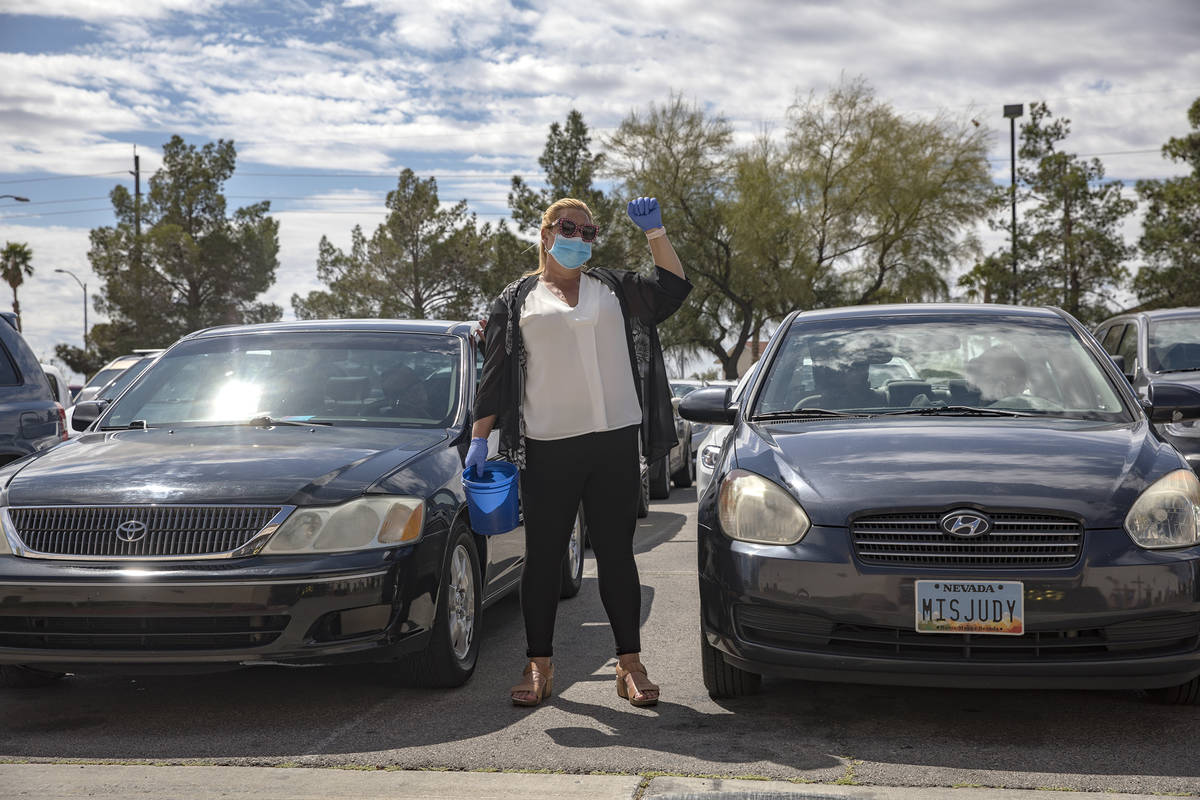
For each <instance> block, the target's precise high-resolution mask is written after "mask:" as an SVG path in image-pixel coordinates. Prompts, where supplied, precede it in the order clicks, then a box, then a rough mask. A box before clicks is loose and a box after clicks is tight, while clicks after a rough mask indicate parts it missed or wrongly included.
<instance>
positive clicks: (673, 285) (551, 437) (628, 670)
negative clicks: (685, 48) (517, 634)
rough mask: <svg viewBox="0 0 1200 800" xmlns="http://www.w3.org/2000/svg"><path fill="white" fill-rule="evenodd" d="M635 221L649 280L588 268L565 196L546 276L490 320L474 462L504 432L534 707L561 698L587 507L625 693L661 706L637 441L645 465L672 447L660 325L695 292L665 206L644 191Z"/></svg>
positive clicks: (546, 223) (543, 264)
mask: <svg viewBox="0 0 1200 800" xmlns="http://www.w3.org/2000/svg"><path fill="white" fill-rule="evenodd" d="M628 213H629V217H630V219H632V220H633V221H634V222H635V223H636V224H637V225H638V227H640V228H641V229H642V231H643V232H645V234H646V239H647V241H648V242H649V246H650V253H651V255H652V256H653V257H654V263H655V265H656V266H655V269H654V275H653V276H650V277H646V276H643V275H639V274H638V273H635V272H628V271H624V270H610V269H601V268H596V269H590V270H586V271H583V270H581V267H582V266H583V265H584V264H585V263H586V262H587V260H588V259H589V258H590V257H591V248H592V243H593V242H594V241H595V239H596V236H597V235H598V233H599V230H598V228H597V227H596V226H595V224H594V223H593V222H592V215H591V212H590V211H589V210H588V207H587V205H585V204H584V203H583V202H582V201H580V200H575V199H572V198H565V199H562V200H558V201H557V202H555V203H554V204H553V205H551V206H550V207H549V208H547V209H546V211H545V212H544V213H543V214H542V225H541V232H540V240H539V242H538V245H539V246H538V269H537V270H536V271H534V272H532V273H529V274H527V275H525V276H524V277H522V278H520V279H519V280H516V281H514V282H513V283H511V284H509V285H508V286H507V287H506V288H505V289H504V291H502V292H501V293H500V296H499V297H497V298H496V300H495V302H493V303H492V308H491V312H490V314H489V316H488V320H487V326H486V343H485V357H484V365H483V376H482V378H481V380H480V383H479V391H478V394H477V397H476V400H475V423H474V426H473V428H472V431H471V436H472V439H471V446H470V449H469V450H468V452H467V457H466V463H465V465H466V466H467V467H470V466H473V465H476V464H482V463H483V462H484V461H485V460H486V459H487V437H488V434H490V433H491V431H492V428H493V427H494V426H496V425H497V424H499V427H500V455H501V456H502V457H503V458H505V459H507V460H509V461H511V462H512V463H514V464H516V465H517V466H518V467H519V468H520V470H521V496H522V501H523V506H524V514H525V573H524V577H523V578H522V579H521V611H522V615H523V616H524V620H525V636H526V642H527V645H528V647H527V650H526V656H527V657H528V658H529V664H528V666H526V668H525V672H524V674H523V680H522V681H521V683H519V684H517V685H516V686H514V687H513V688H512V690H511V692H510V695H511V698H512V702H513V703H514V704H515V705H520V706H535V705H537V704H538V703H540V702H541V701H542V700H544V699H545V698H546V697H549V696H550V693H551V690H552V685H553V677H554V668H553V666H552V665H551V663H550V659H551V656H552V655H553V648H552V643H553V638H554V618H555V614H556V611H557V608H558V596H559V584H560V579H561V568H560V567H561V564H562V559H563V556H564V554H565V552H566V548H567V544H568V542H569V539H570V535H571V529H572V526H573V524H574V520H575V514H576V512H577V510H578V508H579V504H580V502H582V503H583V508H584V513H585V514H586V515H587V519H588V535H589V538H590V540H591V545H592V552H593V553H594V554H595V556H596V565H597V572H598V575H599V581H600V598H601V601H602V602H603V603H604V609H605V611H606V612H607V613H608V619H609V623H610V624H611V626H612V631H613V636H614V638H615V639H616V645H617V660H618V664H617V694H618V695H619V696H620V697H621V698H622V699H627V700H629V702H631V703H633V704H634V705H639V706H640V705H653V704H654V703H657V702H658V687H657V686H655V685H654V684H653V683H651V682H650V680H649V678H648V677H647V674H646V668H645V667H644V666H642V663H641V658H640V652H641V642H640V638H639V632H638V627H639V623H640V619H641V582H640V581H639V579H638V573H637V565H636V564H635V563H634V560H633V534H634V531H635V529H636V528H637V506H638V498H639V492H640V485H641V478H640V465H639V462H638V438H639V435H640V437H641V445H642V450H643V452H644V453H645V455H646V458H647V459H648V460H650V461H653V460H654V459H656V458H659V457H661V456H663V455H665V454H666V453H667V452H668V451H669V450H670V448H671V447H672V446H673V445H674V444H675V443H676V437H675V425H674V421H673V418H672V409H671V395H670V388H669V387H668V384H667V375H666V369H665V367H664V364H663V359H662V351H661V349H660V347H659V344H658V333H657V330H656V329H655V326H656V325H657V324H658V323H660V322H662V321H663V320H664V319H666V318H667V317H669V316H670V315H671V314H672V313H674V311H675V310H676V309H677V308H679V306H680V304H682V303H683V301H684V299H685V298H686V297H687V295H688V292H690V291H691V288H692V286H691V283H690V282H688V280H687V279H686V278H685V277H684V275H683V265H682V264H681V263H680V262H679V257H678V256H677V255H676V254H675V249H674V248H673V247H672V246H671V243H670V241H669V240H668V239H667V236H666V229H665V228H664V227H663V225H662V213H661V211H660V210H659V207H658V201H657V200H656V199H654V198H649V197H639V198H638V199H637V200H633V201H631V202H630V203H629V208H628Z"/></svg>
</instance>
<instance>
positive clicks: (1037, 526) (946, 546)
mask: <svg viewBox="0 0 1200 800" xmlns="http://www.w3.org/2000/svg"><path fill="white" fill-rule="evenodd" d="M944 513H945V512H943V511H913V512H904V513H896V514H873V515H871V516H863V517H858V518H856V519H853V520H851V522H850V535H851V537H852V538H853V540H854V552H855V553H856V554H857V555H858V557H859V559H860V560H861V561H862V562H864V563H866V564H888V565H897V566H905V567H941V568H946V567H953V568H955V569H1028V568H1034V569H1038V568H1051V567H1066V566H1070V565H1071V564H1074V563H1075V561H1076V559H1078V558H1079V551H1080V547H1081V546H1082V543H1083V525H1082V524H1081V523H1080V522H1079V521H1078V520H1075V519H1071V518H1070V517H1061V516H1054V515H1050V514H1038V513H1020V512H1008V511H1005V512H995V513H991V512H989V513H988V516H989V517H990V518H991V520H992V529H991V530H990V531H989V532H988V533H985V534H984V535H983V536H980V537H979V538H977V539H963V538H961V537H958V536H951V535H950V534H948V533H946V532H945V531H943V530H942V529H941V528H940V527H939V526H938V522H939V520H940V519H941V518H942V516H943V514H944Z"/></svg>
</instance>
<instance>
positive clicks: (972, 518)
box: [938, 509, 992, 539]
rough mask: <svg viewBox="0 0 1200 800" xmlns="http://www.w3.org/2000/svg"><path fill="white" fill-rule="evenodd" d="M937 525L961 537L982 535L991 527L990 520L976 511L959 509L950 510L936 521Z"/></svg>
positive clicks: (972, 537)
mask: <svg viewBox="0 0 1200 800" xmlns="http://www.w3.org/2000/svg"><path fill="white" fill-rule="evenodd" d="M938 525H939V526H940V527H941V529H942V530H944V531H945V532H946V533H948V534H950V535H951V536H958V537H960V538H962V539H974V538H976V537H978V536H983V535H984V534H985V533H987V532H988V531H990V530H991V529H992V521H991V520H990V519H988V518H987V517H986V516H984V515H983V514H980V513H979V512H977V511H967V510H964V509H960V510H958V511H951V512H950V513H949V514H946V515H945V516H944V517H942V518H941V520H940V521H939V522H938Z"/></svg>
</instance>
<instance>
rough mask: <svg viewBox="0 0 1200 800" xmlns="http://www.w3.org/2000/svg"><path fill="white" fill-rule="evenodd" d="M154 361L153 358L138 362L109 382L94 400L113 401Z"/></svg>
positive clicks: (97, 393) (149, 357)
mask: <svg viewBox="0 0 1200 800" xmlns="http://www.w3.org/2000/svg"><path fill="white" fill-rule="evenodd" d="M153 360H154V357H153V356H148V357H146V358H143V359H142V360H141V361H138V362H136V363H135V364H134V365H133V366H132V367H130V368H129V369H127V370H125V371H124V372H122V373H121V374H120V375H118V376H117V377H115V378H113V379H112V380H111V381H109V382H108V383H107V384H106V385H105V386H104V387H103V388H101V389H100V391H98V392H96V396H95V397H94V398H93V399H94V400H111V399H113V398H114V397H116V396H117V395H119V394H120V393H121V390H122V389H124V388H125V387H126V386H128V385H129V384H131V383H133V379H134V378H136V377H137V376H138V375H141V374H142V373H143V372H145V371H146V367H148V366H150V362H151V361H153Z"/></svg>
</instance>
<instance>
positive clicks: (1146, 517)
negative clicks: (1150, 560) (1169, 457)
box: [1125, 469, 1200, 549]
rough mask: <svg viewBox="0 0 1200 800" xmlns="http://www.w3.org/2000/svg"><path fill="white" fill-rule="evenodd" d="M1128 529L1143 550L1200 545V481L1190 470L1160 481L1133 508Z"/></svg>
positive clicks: (1126, 520)
mask: <svg viewBox="0 0 1200 800" xmlns="http://www.w3.org/2000/svg"><path fill="white" fill-rule="evenodd" d="M1125 530H1126V531H1128V532H1129V535H1130V536H1131V537H1132V538H1133V541H1134V542H1136V543H1137V544H1139V545H1140V546H1142V547H1146V548H1152V549H1162V548H1166V547H1188V546H1190V545H1194V544H1200V479H1198V478H1196V473H1194V472H1192V471H1191V470H1190V469H1177V470H1175V471H1174V472H1171V473H1168V474H1166V475H1164V476H1163V477H1161V478H1159V479H1158V480H1157V481H1155V482H1154V483H1153V484H1151V485H1150V488H1148V489H1146V491H1144V492H1142V495H1141V497H1139V498H1138V499H1137V502H1135V503H1134V504H1133V508H1131V509H1129V514H1128V515H1127V516H1126V517H1125Z"/></svg>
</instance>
